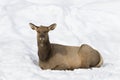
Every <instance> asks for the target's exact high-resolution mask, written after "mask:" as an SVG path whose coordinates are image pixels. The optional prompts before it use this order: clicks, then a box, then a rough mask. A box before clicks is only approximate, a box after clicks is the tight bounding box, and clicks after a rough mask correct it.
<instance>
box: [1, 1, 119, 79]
mask: <svg viewBox="0 0 120 80" xmlns="http://www.w3.org/2000/svg"><path fill="white" fill-rule="evenodd" d="M30 22H32V23H34V24H36V25H50V24H52V23H57V27H56V29H55V30H54V31H51V32H50V34H49V36H50V41H51V42H52V43H59V44H64V45H73V46H80V45H81V44H83V43H86V44H89V45H91V46H92V47H93V48H95V49H97V50H98V51H99V52H100V53H101V55H102V56H103V58H104V64H103V66H102V67H100V68H92V69H75V70H74V71H59V70H56V71H52V70H41V69H40V68H39V66H38V56H37V43H36V33H35V31H33V30H31V29H30V27H29V25H28V24H29V23H30ZM119 34H120V1H119V0H0V80H113V79H114V80H119V79H120V67H119V66H120V36H119Z"/></svg>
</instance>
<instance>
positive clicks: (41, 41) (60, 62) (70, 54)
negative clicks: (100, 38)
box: [30, 23, 103, 70]
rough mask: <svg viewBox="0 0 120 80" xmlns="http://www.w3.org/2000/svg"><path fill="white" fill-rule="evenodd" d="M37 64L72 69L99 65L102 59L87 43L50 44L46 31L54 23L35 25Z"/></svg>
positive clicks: (33, 27)
mask: <svg viewBox="0 0 120 80" xmlns="http://www.w3.org/2000/svg"><path fill="white" fill-rule="evenodd" d="M30 26H31V28H32V29H33V30H36V31H37V42H38V56H39V66H40V67H41V68H42V69H52V70H73V69H77V68H91V67H100V66H101V65H102V64H103V59H102V57H101V55H100V53H99V52H98V51H97V50H95V49H93V48H92V47H90V46H89V45H87V44H82V45H81V46H80V47H76V46H65V45H60V44H50V42H49V36H48V32H49V31H50V30H54V28H55V27H56V24H52V25H50V26H36V25H34V24H32V23H30Z"/></svg>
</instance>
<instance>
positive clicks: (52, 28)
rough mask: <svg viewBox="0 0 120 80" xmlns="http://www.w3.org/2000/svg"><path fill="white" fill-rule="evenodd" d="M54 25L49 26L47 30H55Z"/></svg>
mask: <svg viewBox="0 0 120 80" xmlns="http://www.w3.org/2000/svg"><path fill="white" fill-rule="evenodd" d="M56 25H57V24H56V23H54V24H51V25H50V26H49V27H48V29H49V30H54V29H55V27H56Z"/></svg>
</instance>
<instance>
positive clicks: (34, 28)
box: [29, 23, 38, 30]
mask: <svg viewBox="0 0 120 80" xmlns="http://www.w3.org/2000/svg"><path fill="white" fill-rule="evenodd" d="M29 25H30V27H31V29H33V30H37V28H38V27H37V26H36V25H34V24H33V23H29Z"/></svg>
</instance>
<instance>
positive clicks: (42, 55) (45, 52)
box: [38, 39, 51, 61]
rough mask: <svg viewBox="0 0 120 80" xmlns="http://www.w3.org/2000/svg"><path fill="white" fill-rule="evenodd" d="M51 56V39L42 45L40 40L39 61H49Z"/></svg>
mask: <svg viewBox="0 0 120 80" xmlns="http://www.w3.org/2000/svg"><path fill="white" fill-rule="evenodd" d="M50 55H51V44H50V42H49V39H48V40H47V41H46V42H44V43H41V42H40V41H39V40H38V56H39V59H40V60H41V61H46V60H48V59H49V57H50Z"/></svg>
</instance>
